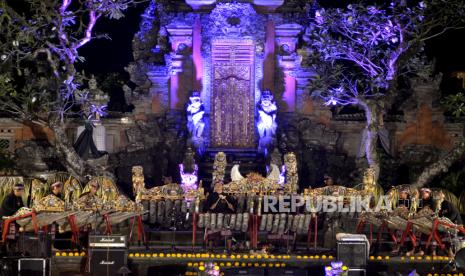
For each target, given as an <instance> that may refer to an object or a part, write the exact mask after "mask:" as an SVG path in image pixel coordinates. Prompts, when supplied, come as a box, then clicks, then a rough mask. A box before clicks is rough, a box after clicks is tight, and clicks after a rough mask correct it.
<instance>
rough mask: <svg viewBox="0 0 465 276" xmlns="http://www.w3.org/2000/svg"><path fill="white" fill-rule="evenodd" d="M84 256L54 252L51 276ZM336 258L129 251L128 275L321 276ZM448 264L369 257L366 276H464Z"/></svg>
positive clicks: (74, 268) (78, 266)
mask: <svg viewBox="0 0 465 276" xmlns="http://www.w3.org/2000/svg"><path fill="white" fill-rule="evenodd" d="M197 252H198V251H197ZM84 254H85V253H82V252H54V254H53V257H52V260H51V267H52V275H85V274H83V273H82V271H84V270H83V268H84V267H85V264H86V259H87V254H86V255H85V256H82V255H84ZM335 258H336V256H333V255H325V254H315V255H311V254H301V255H296V254H292V255H287V254H284V255H283V254H281V255H272V254H269V255H267V254H259V253H256V254H244V253H242V254H234V253H231V254H226V253H220V252H218V253H196V252H188V251H178V252H176V253H175V252H173V251H171V252H170V251H153V250H142V249H141V250H130V251H129V254H128V268H129V269H130V270H131V271H132V273H133V274H131V275H191V274H189V272H196V271H198V269H199V267H200V266H203V265H205V264H207V263H213V264H215V265H218V266H219V267H220V271H223V272H225V275H235V274H234V273H236V272H237V271H238V270H239V269H241V270H245V269H246V268H247V269H255V270H257V269H260V270H266V271H267V272H266V273H267V274H266V275H283V274H288V273H290V274H289V275H324V268H325V266H328V265H330V263H331V262H332V261H335ZM450 261H451V260H450V259H449V258H447V257H443V256H437V257H431V256H423V257H390V256H388V255H377V256H370V258H369V260H368V262H367V267H366V270H367V274H366V275H409V273H411V272H412V271H413V270H416V272H417V273H418V274H419V275H428V274H431V275H435V273H438V275H454V273H455V275H463V274H460V273H459V272H451V267H450V265H449V264H450ZM283 269H285V270H286V271H287V273H285V272H284V271H283ZM279 271H281V272H282V273H279ZM293 271H294V272H293ZM295 271H298V274H295ZM186 272H187V274H186ZM291 272H293V273H294V274H292V273H291ZM81 273H82V274H81ZM230 273H232V274H230ZM276 273H278V274H276ZM302 273H304V274H302ZM253 275H260V274H253ZM262 275H265V274H262Z"/></svg>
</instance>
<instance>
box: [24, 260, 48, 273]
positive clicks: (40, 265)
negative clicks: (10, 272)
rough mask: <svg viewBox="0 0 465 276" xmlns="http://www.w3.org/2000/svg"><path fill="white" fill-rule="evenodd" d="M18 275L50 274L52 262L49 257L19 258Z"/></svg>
mask: <svg viewBox="0 0 465 276" xmlns="http://www.w3.org/2000/svg"><path fill="white" fill-rule="evenodd" d="M18 275H21V276H24V275H27V276H46V275H50V263H49V261H48V260H47V259H42V258H31V259H19V260H18Z"/></svg>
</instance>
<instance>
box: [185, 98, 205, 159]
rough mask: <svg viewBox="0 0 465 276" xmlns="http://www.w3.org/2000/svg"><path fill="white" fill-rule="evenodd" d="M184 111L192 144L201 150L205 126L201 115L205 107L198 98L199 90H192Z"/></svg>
mask: <svg viewBox="0 0 465 276" xmlns="http://www.w3.org/2000/svg"><path fill="white" fill-rule="evenodd" d="M186 111H187V129H188V130H189V134H190V138H191V141H192V144H193V145H194V146H195V147H196V148H197V150H198V151H200V152H201V151H202V150H203V129H204V127H205V122H204V120H203V116H204V114H205V107H204V105H203V103H202V100H201V99H200V92H198V91H193V92H192V95H191V96H190V97H189V104H188V106H187V110H186Z"/></svg>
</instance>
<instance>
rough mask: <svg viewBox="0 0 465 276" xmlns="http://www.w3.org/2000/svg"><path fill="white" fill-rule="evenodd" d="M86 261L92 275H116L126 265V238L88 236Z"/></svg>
mask: <svg viewBox="0 0 465 276" xmlns="http://www.w3.org/2000/svg"><path fill="white" fill-rule="evenodd" d="M88 261H89V272H90V273H91V274H92V275H99V276H104V275H105V276H109V275H118V274H119V273H118V272H119V271H120V270H121V269H122V268H124V267H126V264H127V243H126V236H90V237H89V259H88Z"/></svg>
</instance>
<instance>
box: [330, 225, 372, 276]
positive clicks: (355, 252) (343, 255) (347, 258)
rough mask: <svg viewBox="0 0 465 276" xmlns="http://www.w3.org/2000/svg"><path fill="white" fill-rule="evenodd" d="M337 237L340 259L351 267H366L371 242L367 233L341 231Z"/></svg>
mask: <svg viewBox="0 0 465 276" xmlns="http://www.w3.org/2000/svg"><path fill="white" fill-rule="evenodd" d="M336 239H337V259H338V260H339V261H342V262H343V263H344V264H345V265H346V266H348V267H349V269H353V268H365V267H366V265H367V260H368V255H369V252H370V243H369V242H368V239H367V238H366V236H365V235H358V234H345V233H339V234H337V235H336ZM354 273H356V272H354Z"/></svg>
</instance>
